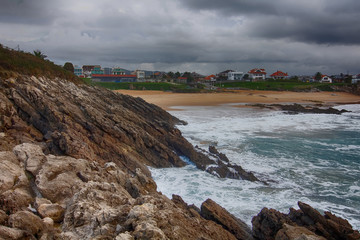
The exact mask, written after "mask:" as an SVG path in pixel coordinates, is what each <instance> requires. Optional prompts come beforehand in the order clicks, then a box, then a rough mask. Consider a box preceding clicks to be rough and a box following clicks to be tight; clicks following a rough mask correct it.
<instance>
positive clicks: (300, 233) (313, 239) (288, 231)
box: [275, 223, 326, 240]
mask: <svg viewBox="0 0 360 240" xmlns="http://www.w3.org/2000/svg"><path fill="white" fill-rule="evenodd" d="M293 239H297V240H326V238H324V237H321V236H318V235H316V234H315V233H314V232H312V231H310V230H308V229H307V228H305V227H299V226H296V227H294V226H291V225H288V224H286V223H285V224H284V225H283V228H282V229H281V230H280V231H278V232H277V234H276V236H275V240H293Z"/></svg>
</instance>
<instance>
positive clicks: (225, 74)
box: [217, 70, 235, 81]
mask: <svg viewBox="0 0 360 240" xmlns="http://www.w3.org/2000/svg"><path fill="white" fill-rule="evenodd" d="M229 72H235V71H234V70H225V71H223V72H219V73H218V74H217V78H218V79H219V80H221V81H225V80H228V75H229Z"/></svg>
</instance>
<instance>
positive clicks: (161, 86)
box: [84, 78, 188, 92]
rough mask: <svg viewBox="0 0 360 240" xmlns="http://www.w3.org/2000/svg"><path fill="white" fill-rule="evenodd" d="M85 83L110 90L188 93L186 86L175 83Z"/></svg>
mask: <svg viewBox="0 0 360 240" xmlns="http://www.w3.org/2000/svg"><path fill="white" fill-rule="evenodd" d="M84 81H85V82H86V83H87V84H89V85H93V86H100V87H104V88H107V89H110V90H119V89H132V90H160V91H175V92H176V91H187V90H188V89H187V86H186V84H173V83H164V82H161V83H151V82H132V83H127V82H124V83H117V82H92V81H91V79H88V78H85V79H84Z"/></svg>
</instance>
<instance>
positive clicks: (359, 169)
mask: <svg viewBox="0 0 360 240" xmlns="http://www.w3.org/2000/svg"><path fill="white" fill-rule="evenodd" d="M337 108H338V109H346V110H351V111H353V112H352V113H345V114H342V115H326V114H298V115H288V114H284V113H282V112H280V111H271V110H259V109H250V108H234V107H231V106H221V107H201V108H200V107H186V108H184V111H178V112H171V113H172V114H174V115H176V116H177V117H178V118H180V119H182V120H185V121H187V122H188V125H186V126H178V128H179V129H180V130H181V131H182V132H183V135H184V136H185V137H186V138H187V139H188V140H189V141H190V142H191V143H192V144H193V145H198V146H199V147H201V148H204V149H207V148H208V146H209V145H216V147H217V149H218V150H219V151H220V152H223V153H225V154H226V155H227V156H228V158H229V159H230V161H231V162H232V163H236V164H240V165H241V166H242V167H243V168H244V169H246V170H248V171H252V172H254V174H255V175H256V176H257V177H259V178H260V179H263V180H266V181H269V185H264V184H262V183H252V182H248V181H242V180H231V179H219V178H217V177H215V176H213V175H210V174H208V173H206V172H202V171H200V170H198V169H196V168H195V166H193V165H187V166H186V167H184V168H180V169H179V168H176V169H175V168H167V169H151V171H152V174H153V177H154V179H155V181H156V183H157V184H158V189H159V191H162V192H163V193H164V194H166V195H167V196H169V197H171V195H172V194H178V195H180V196H181V197H182V198H183V199H184V200H185V201H186V202H188V203H190V204H191V203H193V204H195V205H197V206H200V205H201V203H202V202H203V201H205V200H206V199H207V198H211V199H213V200H215V201H216V202H218V203H220V204H221V205H222V206H224V207H225V208H226V209H227V210H229V211H230V212H231V213H233V214H234V215H235V216H237V217H239V218H241V219H243V220H244V221H246V222H247V223H248V224H249V225H251V219H252V217H253V216H255V215H256V214H258V213H259V212H260V210H261V209H262V208H263V207H268V208H274V209H277V210H279V211H282V212H285V213H287V212H288V209H289V207H294V208H297V201H303V202H306V203H308V204H310V205H312V206H313V207H315V208H317V209H318V210H320V211H331V212H333V213H334V214H336V215H337V216H340V217H343V218H346V219H348V220H349V222H350V223H351V224H352V225H353V226H354V228H355V229H360V180H359V179H360V160H359V159H360V141H359V136H360V105H346V106H339V107H337Z"/></svg>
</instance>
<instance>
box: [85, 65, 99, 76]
mask: <svg viewBox="0 0 360 240" xmlns="http://www.w3.org/2000/svg"><path fill="white" fill-rule="evenodd" d="M95 68H97V69H99V68H100V69H101V66H100V65H83V66H82V70H83V75H85V76H86V77H89V76H91V73H92V71H93V70H94V69H95Z"/></svg>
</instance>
